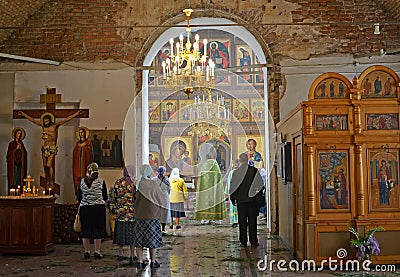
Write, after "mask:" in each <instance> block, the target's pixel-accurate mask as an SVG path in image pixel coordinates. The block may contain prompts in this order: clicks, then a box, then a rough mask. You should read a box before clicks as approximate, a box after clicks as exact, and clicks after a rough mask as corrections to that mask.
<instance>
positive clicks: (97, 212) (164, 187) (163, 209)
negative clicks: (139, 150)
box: [77, 163, 188, 269]
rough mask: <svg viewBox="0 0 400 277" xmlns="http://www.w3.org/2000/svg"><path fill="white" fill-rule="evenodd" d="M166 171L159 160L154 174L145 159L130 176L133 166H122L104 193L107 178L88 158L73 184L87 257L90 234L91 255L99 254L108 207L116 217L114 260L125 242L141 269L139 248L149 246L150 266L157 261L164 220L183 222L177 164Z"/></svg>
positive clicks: (183, 191)
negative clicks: (77, 182) (120, 174)
mask: <svg viewBox="0 0 400 277" xmlns="http://www.w3.org/2000/svg"><path fill="white" fill-rule="evenodd" d="M165 171H166V169H165V167H163V166H160V167H159V168H158V169H157V176H155V175H154V171H153V169H152V168H151V166H150V165H148V164H144V165H142V166H141V167H140V170H139V172H140V174H139V176H138V179H137V181H136V182H134V168H133V167H132V166H126V167H125V168H124V174H123V175H124V176H123V177H122V178H120V179H118V180H117V181H116V182H115V184H114V186H113V187H112V188H111V189H110V192H109V193H108V192H107V188H106V184H105V181H104V180H103V179H101V178H100V177H99V175H98V165H97V164H96V163H91V164H89V166H88V167H87V172H86V177H85V178H83V179H82V180H81V183H80V185H79V187H78V190H77V199H78V201H79V202H80V204H79V206H80V207H79V209H80V219H81V225H82V231H81V236H82V241H83V245H84V255H83V256H84V258H85V259H89V258H90V257H91V253H90V248H89V246H90V245H89V242H90V239H91V238H93V239H94V248H95V249H94V254H93V256H94V258H95V259H101V258H103V255H102V254H101V251H100V250H101V249H100V248H101V247H100V246H101V239H102V238H104V237H105V236H106V207H108V209H109V211H110V212H111V213H112V215H113V216H114V218H115V227H114V237H113V243H115V244H117V245H118V255H117V260H119V261H121V260H123V259H124V257H123V246H125V245H129V247H130V257H129V260H130V262H131V263H137V268H139V269H142V268H145V267H146V266H147V265H146V263H145V262H144V260H143V248H148V249H149V253H150V268H158V267H160V264H159V263H158V262H157V260H156V258H155V253H156V252H155V250H156V248H159V247H161V246H162V245H163V243H162V231H165V226H166V224H168V223H170V227H171V228H173V219H176V224H177V225H176V228H177V229H180V228H181V226H180V225H179V219H180V218H181V217H184V216H185V212H184V205H183V204H184V201H185V199H186V198H187V196H188V192H187V188H186V185H185V182H184V181H183V179H182V178H181V177H180V176H179V170H178V169H177V168H174V169H173V171H172V173H171V175H170V177H169V178H167V177H166V176H165ZM170 205H171V207H170Z"/></svg>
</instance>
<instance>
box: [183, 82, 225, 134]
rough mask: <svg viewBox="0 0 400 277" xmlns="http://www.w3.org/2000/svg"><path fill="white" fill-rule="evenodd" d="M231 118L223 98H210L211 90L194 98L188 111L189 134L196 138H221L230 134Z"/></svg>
mask: <svg viewBox="0 0 400 277" xmlns="http://www.w3.org/2000/svg"><path fill="white" fill-rule="evenodd" d="M230 123H231V116H230V111H229V108H226V107H225V99H224V97H223V96H218V95H217V96H216V97H215V98H212V97H211V89H207V90H206V95H204V94H203V96H202V97H200V96H196V97H195V98H194V103H193V104H192V105H191V107H190V111H189V126H190V129H191V131H190V134H191V135H193V136H194V135H197V136H198V137H203V136H204V137H209V138H212V137H223V136H228V135H230V133H231V127H230V125H231V124H230Z"/></svg>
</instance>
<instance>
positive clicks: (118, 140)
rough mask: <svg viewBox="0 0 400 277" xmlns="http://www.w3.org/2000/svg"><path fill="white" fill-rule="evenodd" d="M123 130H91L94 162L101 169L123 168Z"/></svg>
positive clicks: (90, 138)
mask: <svg viewBox="0 0 400 277" xmlns="http://www.w3.org/2000/svg"><path fill="white" fill-rule="evenodd" d="M122 139H123V137H122V130H90V136H89V140H91V142H92V147H93V156H94V157H93V161H94V162H96V163H97V164H98V165H99V167H123V166H124V155H123V152H122Z"/></svg>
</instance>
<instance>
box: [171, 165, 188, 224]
mask: <svg viewBox="0 0 400 277" xmlns="http://www.w3.org/2000/svg"><path fill="white" fill-rule="evenodd" d="M169 182H170V184H171V193H170V197H169V199H170V202H171V225H170V228H171V229H173V228H174V218H175V219H176V229H180V228H181V226H180V225H179V221H180V218H181V217H185V216H186V215H185V205H184V203H185V200H186V198H187V197H188V190H187V187H186V184H185V181H184V180H183V179H182V178H181V176H180V175H179V169H178V168H174V169H172V172H171V175H170V176H169Z"/></svg>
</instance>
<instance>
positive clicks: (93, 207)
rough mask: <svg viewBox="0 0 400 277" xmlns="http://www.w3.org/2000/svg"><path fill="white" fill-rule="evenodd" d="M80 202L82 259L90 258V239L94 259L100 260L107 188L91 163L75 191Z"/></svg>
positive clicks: (97, 167)
mask: <svg viewBox="0 0 400 277" xmlns="http://www.w3.org/2000/svg"><path fill="white" fill-rule="evenodd" d="M77 199H78V201H79V202H80V204H79V209H80V212H79V214H80V218H81V224H82V234H81V236H82V242H83V246H84V248H85V253H84V255H83V257H84V258H85V259H89V258H90V239H91V238H93V239H94V258H95V259H101V258H103V255H101V253H100V248H101V239H102V238H104V237H106V206H105V203H106V202H105V201H106V200H107V187H106V183H105V181H104V180H103V179H101V178H99V166H98V165H97V164H96V163H91V164H89V165H88V166H87V170H86V177H85V178H84V179H82V180H81V183H80V185H79V188H78V191H77Z"/></svg>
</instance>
